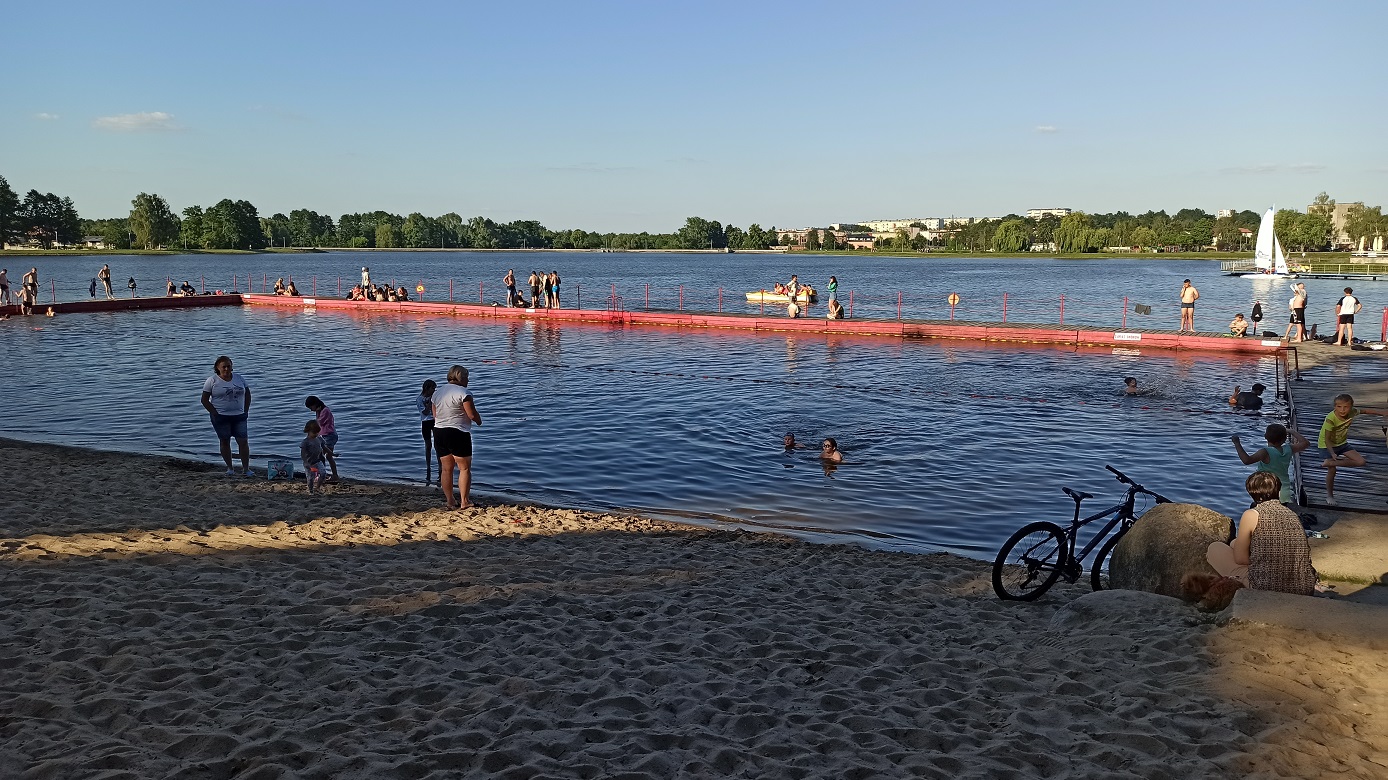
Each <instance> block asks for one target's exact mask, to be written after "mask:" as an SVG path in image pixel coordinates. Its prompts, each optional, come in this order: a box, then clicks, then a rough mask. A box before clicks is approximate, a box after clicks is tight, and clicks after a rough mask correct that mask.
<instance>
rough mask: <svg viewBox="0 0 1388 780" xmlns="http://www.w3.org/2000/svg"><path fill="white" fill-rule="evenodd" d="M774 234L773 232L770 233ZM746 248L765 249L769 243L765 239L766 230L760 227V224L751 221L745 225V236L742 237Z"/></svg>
mask: <svg viewBox="0 0 1388 780" xmlns="http://www.w3.org/2000/svg"><path fill="white" fill-rule="evenodd" d="M772 236H775V233H772ZM743 244H745V245H746V246H745V248H746V249H766V248H767V247H768V246H769V243H768V242H767V239H766V231H765V230H762V229H761V225H758V224H757V223H755V222H753V223H752V224H750V225H748V226H747V238H745V239H743Z"/></svg>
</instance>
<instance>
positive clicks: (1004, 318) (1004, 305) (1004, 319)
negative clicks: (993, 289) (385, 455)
mask: <svg viewBox="0 0 1388 780" xmlns="http://www.w3.org/2000/svg"><path fill="white" fill-rule="evenodd" d="M1002 322H1003V324H1004V325H1006V324H1007V293H1003V294H1002Z"/></svg>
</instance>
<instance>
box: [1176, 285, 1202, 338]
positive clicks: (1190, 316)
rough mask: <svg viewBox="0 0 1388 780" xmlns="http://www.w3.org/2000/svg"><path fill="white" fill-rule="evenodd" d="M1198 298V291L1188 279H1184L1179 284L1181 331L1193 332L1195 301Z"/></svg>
mask: <svg viewBox="0 0 1388 780" xmlns="http://www.w3.org/2000/svg"><path fill="white" fill-rule="evenodd" d="M1198 300H1200V291H1199V290H1197V289H1195V287H1194V285H1192V284H1191V283H1190V280H1189V279H1187V280H1185V282H1184V283H1182V285H1181V332H1182V333H1185V332H1186V331H1190V332H1191V333H1194V332H1195V302H1196V301H1198Z"/></svg>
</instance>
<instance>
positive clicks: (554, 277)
mask: <svg viewBox="0 0 1388 780" xmlns="http://www.w3.org/2000/svg"><path fill="white" fill-rule="evenodd" d="M559 281H560V280H559V272H558V271H550V272H549V277H548V278H547V279H546V284H547V285H548V286H549V305H548V306H547V307H546V308H550V309H558V308H561V307H560V306H559Z"/></svg>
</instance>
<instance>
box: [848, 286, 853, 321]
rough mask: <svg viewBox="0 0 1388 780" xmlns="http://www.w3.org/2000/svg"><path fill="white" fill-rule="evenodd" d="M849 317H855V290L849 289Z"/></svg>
mask: <svg viewBox="0 0 1388 780" xmlns="http://www.w3.org/2000/svg"><path fill="white" fill-rule="evenodd" d="M848 319H850V320H851V319H853V291H852V290H849V291H848Z"/></svg>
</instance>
